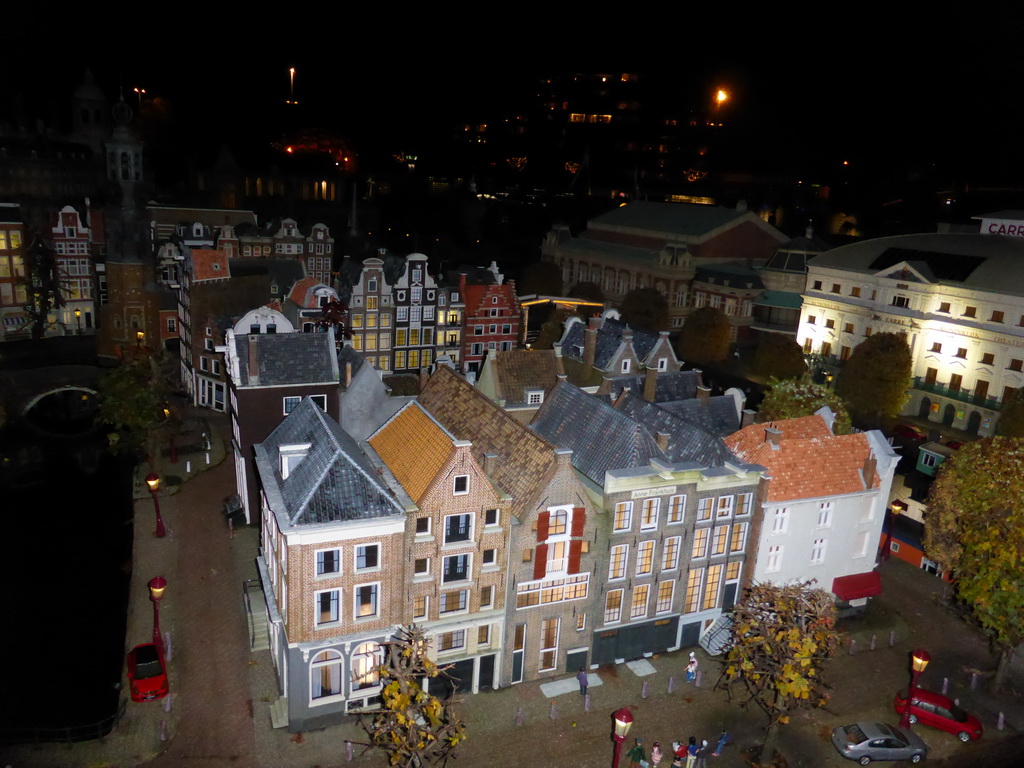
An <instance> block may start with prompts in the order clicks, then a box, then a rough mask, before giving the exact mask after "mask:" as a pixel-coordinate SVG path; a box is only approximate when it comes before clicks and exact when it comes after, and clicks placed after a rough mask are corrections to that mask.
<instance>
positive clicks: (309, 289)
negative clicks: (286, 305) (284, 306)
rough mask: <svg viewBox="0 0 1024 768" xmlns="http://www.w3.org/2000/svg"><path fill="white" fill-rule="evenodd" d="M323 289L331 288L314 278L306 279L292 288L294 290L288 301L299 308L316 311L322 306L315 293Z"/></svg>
mask: <svg viewBox="0 0 1024 768" xmlns="http://www.w3.org/2000/svg"><path fill="white" fill-rule="evenodd" d="M321 287H323V288H327V287H329V286H327V285H325V284H324V283H321V282H320V281H319V280H316V279H314V278H312V277H304V278H302V279H301V280H299V281H298V282H297V283H295V285H293V286H292V289H291V290H290V291H289V292H288V299H289V301H292V302H294V303H295V304H296V305H297V306H299V307H303V308H305V309H316V308H317V307H319V306H320V301H319V300H318V299H317V297H316V293H314V291H316V289H317V288H321Z"/></svg>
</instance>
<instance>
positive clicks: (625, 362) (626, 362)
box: [622, 358, 630, 373]
mask: <svg viewBox="0 0 1024 768" xmlns="http://www.w3.org/2000/svg"><path fill="white" fill-rule="evenodd" d="M629 366H630V361H629V359H628V358H627V359H626V360H623V361H622V372H623V373H629Z"/></svg>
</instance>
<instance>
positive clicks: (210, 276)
mask: <svg viewBox="0 0 1024 768" xmlns="http://www.w3.org/2000/svg"><path fill="white" fill-rule="evenodd" d="M192 273H193V279H194V280H195V281H196V282H198V281H200V280H227V279H228V278H229V277H231V270H230V269H229V268H228V254H227V252H226V251H218V250H214V249H211V248H193V249H192Z"/></svg>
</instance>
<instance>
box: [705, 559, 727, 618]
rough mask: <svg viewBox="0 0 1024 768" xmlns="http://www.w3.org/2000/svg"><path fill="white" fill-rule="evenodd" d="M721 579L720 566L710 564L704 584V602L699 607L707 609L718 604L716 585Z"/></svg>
mask: <svg viewBox="0 0 1024 768" xmlns="http://www.w3.org/2000/svg"><path fill="white" fill-rule="evenodd" d="M721 581H722V566H721V565H712V566H711V567H710V568H708V578H707V581H706V582H705V584H704V604H703V605H702V606H701V608H702V609H703V610H705V611H709V610H711V609H712V608H714V607H715V606H716V605H718V586H719V584H720V583H721Z"/></svg>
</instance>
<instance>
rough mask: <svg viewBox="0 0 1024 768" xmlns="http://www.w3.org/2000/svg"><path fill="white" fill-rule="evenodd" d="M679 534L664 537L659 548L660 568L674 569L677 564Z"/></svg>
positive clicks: (664, 569) (665, 569)
mask: <svg viewBox="0 0 1024 768" xmlns="http://www.w3.org/2000/svg"><path fill="white" fill-rule="evenodd" d="M680 542H681V539H680V537H679V536H670V537H669V538H667V539H665V542H664V544H663V545H662V549H661V570H663V571H674V570H675V569H676V568H677V567H678V566H679V545H680Z"/></svg>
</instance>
